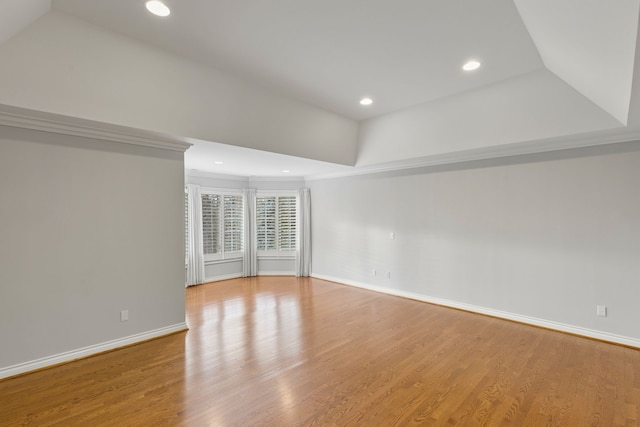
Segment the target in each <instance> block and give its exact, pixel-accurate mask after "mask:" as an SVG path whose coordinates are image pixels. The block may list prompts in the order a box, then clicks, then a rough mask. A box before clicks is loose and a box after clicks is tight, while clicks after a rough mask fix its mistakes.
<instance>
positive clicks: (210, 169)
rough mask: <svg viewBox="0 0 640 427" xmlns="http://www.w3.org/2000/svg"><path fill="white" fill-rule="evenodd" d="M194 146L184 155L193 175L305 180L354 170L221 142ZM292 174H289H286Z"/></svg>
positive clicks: (198, 142) (201, 143)
mask: <svg viewBox="0 0 640 427" xmlns="http://www.w3.org/2000/svg"><path fill="white" fill-rule="evenodd" d="M186 142H190V143H192V144H193V145H192V146H191V148H189V149H188V150H187V151H186V153H185V155H184V163H185V169H186V170H187V171H188V172H189V171H197V172H205V173H213V174H221V175H242V176H246V177H282V178H294V177H297V178H301V177H310V176H314V175H318V176H324V175H331V174H336V173H337V174H340V173H349V172H351V171H352V170H353V167H351V166H344V165H337V164H335V163H328V162H321V161H318V160H311V159H305V158H302V157H294V156H288V155H285V154H277V153H270V152H268V151H260V150H253V149H250V148H244V147H237V146H234V145H227V144H220V143H217V142H209V141H198V140H194V139H188V140H187V141H186ZM285 171H288V172H285Z"/></svg>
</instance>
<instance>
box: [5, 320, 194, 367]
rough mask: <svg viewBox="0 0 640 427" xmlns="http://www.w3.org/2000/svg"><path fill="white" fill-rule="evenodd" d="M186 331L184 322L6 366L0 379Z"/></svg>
mask: <svg viewBox="0 0 640 427" xmlns="http://www.w3.org/2000/svg"><path fill="white" fill-rule="evenodd" d="M187 329H189V328H188V327H187V324H186V323H185V322H182V323H178V324H175V325H171V326H167V327H164V328H159V329H154V330H152V331H147V332H142V333H140V334H135V335H129V336H128V337H124V338H118V339H116V340H112V341H107V342H103V343H100V344H95V345H90V346H88V347H84V348H79V349H76V350H71V351H67V352H64V353H60V354H55V355H53V356H47V357H43V358H41V359H36V360H31V361H29V362H24V363H19V364H17V365H13V366H7V367H5V368H0V378H7V377H12V376H14V375H18V374H23V373H25V372H29V371H35V370H36V369H41V368H45V367H47V366H52V365H57V364H58V363H63V362H69V361H71V360H75V359H80V358H82V357H87V356H91V355H93V354H97V353H102V352H105V351H108V350H113V349H116V348H118V347H124V346H127V345H131V344H135V343H137V342H141V341H146V340H149V339H152V338H158V337H161V336H163V335H168V334H172V333H174V332H180V331H185V330H187Z"/></svg>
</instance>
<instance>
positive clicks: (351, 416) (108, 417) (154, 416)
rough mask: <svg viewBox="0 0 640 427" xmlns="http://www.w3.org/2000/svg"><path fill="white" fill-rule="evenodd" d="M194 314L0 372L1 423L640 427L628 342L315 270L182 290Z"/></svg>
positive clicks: (634, 361) (637, 366) (636, 360)
mask: <svg viewBox="0 0 640 427" xmlns="http://www.w3.org/2000/svg"><path fill="white" fill-rule="evenodd" d="M187 312H188V317H187V321H188V324H189V327H190V330H189V332H187V333H180V334H175V335H171V336H168V337H164V338H160V339H156V340H153V341H149V342H146V343H142V344H139V345H135V346H131V347H128V348H124V349H121V350H117V351H113V352H110V353H105V354H102V355H98V356H94V357H90V358H87V359H83V360H80V361H76V362H72V363H69V364H65V365H61V366H58V367H54V368H51V369H46V370H43V371H39V372H35V373H32V374H28V375H24V376H20V377H16V378H11V379H8V380H4V381H0V425H2V426H14V425H38V426H45V425H47V426H48V425H60V426H102V425H105V426H111V425H113V426H162V425H165V426H180V425H184V426H412V425H425V426H453V425H457V426H481V425H484V426H607V427H609V426H636V425H640V351H638V350H636V349H631V348H625V347H621V346H616V345H612V344H606V343H602V342H598V341H592V340H589V339H584V338H579V337H575V336H571V335H566V334H563V333H558V332H553V331H548V330H544V329H538V328H534V327H530V326H526V325H521V324H517V323H512V322H508V321H504V320H499V319H494V318H490V317H485V316H481V315H475V314H471V313H465V312H461V311H456V310H452V309H447V308H443V307H438V306H434V305H429V304H425V303H421V302H417V301H411V300H406V299H402V298H397V297H392V296H388V295H381V294H377V293H374V292H369V291H365V290H361V289H356V288H351V287H348V286H343V285H339V284H335V283H330V282H324V281H321V280H316V279H309V278H305V279H295V278H290V277H260V278H251V279H237V280H229V281H224V282H218V283H213V284H207V285H202V286H198V287H193V288H189V289H188V290H187Z"/></svg>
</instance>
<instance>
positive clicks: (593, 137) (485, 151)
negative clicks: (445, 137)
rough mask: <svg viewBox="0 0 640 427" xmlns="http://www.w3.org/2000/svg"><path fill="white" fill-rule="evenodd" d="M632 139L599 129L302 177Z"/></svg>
mask: <svg viewBox="0 0 640 427" xmlns="http://www.w3.org/2000/svg"><path fill="white" fill-rule="evenodd" d="M631 141H640V131H638V130H636V131H633V132H620V131H617V132H616V131H601V132H594V133H592V134H579V135H571V136H566V137H557V138H549V139H543V140H534V141H525V142H519V143H513V144H503V145H496V146H491V147H482V148H477V149H471V150H463V151H456V152H451V153H443V154H436V155H432V156H426V157H419V158H413V159H405V160H399V161H395V162H388V163H382V164H377V165H371V166H362V167H357V166H356V167H354V169H353V170H351V171H348V172H337V173H331V174H322V175H310V176H305V180H306V181H315V180H323V179H332V178H343V177H350V176H358V175H370V174H376V173H382V172H394V171H400V170H407V169H418V168H424V167H433V166H441V165H448V164H455V163H463V162H471V161H478V160H489V159H495V158H501V157H512V156H520V155H526V154H539V153H545V152H551V151H561V150H569V149H573V148H582V147H593V146H597V145H608V144H616V143H622V142H631Z"/></svg>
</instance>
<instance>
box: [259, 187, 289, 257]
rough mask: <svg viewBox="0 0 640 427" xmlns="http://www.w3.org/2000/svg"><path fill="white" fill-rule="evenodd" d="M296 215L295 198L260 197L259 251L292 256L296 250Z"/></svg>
mask: <svg viewBox="0 0 640 427" xmlns="http://www.w3.org/2000/svg"><path fill="white" fill-rule="evenodd" d="M296 213H297V201H296V197H295V196H262V197H261V196H258V197H257V198H256V222H257V224H256V225H257V227H256V234H257V242H256V244H257V250H258V251H262V252H270V253H272V254H274V255H275V254H281V255H291V252H293V251H295V250H296ZM287 252H289V253H287Z"/></svg>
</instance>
